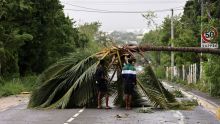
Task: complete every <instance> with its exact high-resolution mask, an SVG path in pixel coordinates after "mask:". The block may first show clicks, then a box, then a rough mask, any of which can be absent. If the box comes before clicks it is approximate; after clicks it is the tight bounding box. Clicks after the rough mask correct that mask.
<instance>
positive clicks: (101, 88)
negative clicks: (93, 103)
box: [95, 60, 110, 109]
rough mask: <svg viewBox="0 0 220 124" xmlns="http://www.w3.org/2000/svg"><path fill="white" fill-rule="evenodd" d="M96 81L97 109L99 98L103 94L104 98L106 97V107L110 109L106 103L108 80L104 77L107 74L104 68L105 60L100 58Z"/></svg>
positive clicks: (99, 102)
mask: <svg viewBox="0 0 220 124" xmlns="http://www.w3.org/2000/svg"><path fill="white" fill-rule="evenodd" d="M95 76H96V83H97V86H98V87H97V88H98V107H97V108H98V109H100V108H101V107H102V106H101V100H102V97H103V96H104V95H105V99H106V101H105V102H106V109H110V107H109V105H108V101H109V95H108V86H107V85H108V80H107V79H106V76H107V72H106V69H105V61H104V60H100V63H99V65H98V67H97V70H96V73H95Z"/></svg>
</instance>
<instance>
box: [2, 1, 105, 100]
mask: <svg viewBox="0 0 220 124" xmlns="http://www.w3.org/2000/svg"><path fill="white" fill-rule="evenodd" d="M74 23H75V22H74V20H73V19H70V18H69V17H67V16H65V15H64V12H63V6H62V5H61V4H60V1H59V0H46V1H45V0H38V1H36V0H27V1H25V0H0V88H1V90H0V92H1V93H0V94H1V95H0V96H7V95H12V94H16V93H20V92H21V91H31V90H32V89H34V88H35V86H32V85H33V84H34V83H32V82H35V80H36V79H33V81H26V80H29V79H30V80H32V79H31V77H30V76H29V75H39V74H41V73H42V72H43V71H44V70H45V69H47V68H48V66H49V65H51V64H53V63H56V62H57V61H58V60H60V59H62V58H64V57H65V56H69V55H70V54H79V53H81V51H82V50H83V51H85V49H86V51H91V52H95V51H97V50H99V49H100V48H102V47H103V44H104V43H100V41H96V40H95V39H94V37H95V35H96V34H97V33H98V32H99V27H100V24H99V23H97V22H94V23H86V24H84V25H81V26H79V27H76V26H75V25H74ZM97 43H99V44H98V45H97ZM33 77H36V76H33ZM26 82H27V83H26ZM38 85H40V84H38Z"/></svg>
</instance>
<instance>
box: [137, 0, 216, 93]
mask: <svg viewBox="0 0 220 124" xmlns="http://www.w3.org/2000/svg"><path fill="white" fill-rule="evenodd" d="M200 2H201V1H198V0H190V1H187V3H186V4H185V7H184V13H183V15H181V16H174V40H171V34H170V30H171V17H169V16H168V17H167V18H165V20H164V22H163V24H162V25H161V26H157V25H156V30H152V31H150V32H149V33H146V34H145V35H144V38H143V39H142V43H141V44H151V45H161V46H171V43H173V44H174V46H175V47H200V41H201V38H200V33H201V23H202V24H203V29H204V28H207V27H210V26H213V27H216V28H217V30H218V32H220V28H219V27H220V23H219V18H220V9H219V5H220V0H211V1H207V0H204V3H205V4H204V15H203V17H201V3H200ZM154 17H155V16H152V18H154ZM145 18H146V17H145ZM146 19H148V21H149V18H146ZM217 41H218V42H219V43H220V37H218V39H217ZM146 56H147V57H149V58H150V60H151V62H152V65H153V68H154V69H155V70H157V71H156V74H157V76H158V77H160V78H161V79H165V78H164V73H165V72H166V68H165V67H169V66H170V65H171V63H170V58H171V57H170V56H171V54H170V52H149V53H146ZM174 59H175V66H181V65H183V64H184V65H190V64H193V63H197V65H198V67H197V68H198V71H199V70H200V60H201V59H202V61H203V65H204V66H203V71H204V75H203V78H202V79H200V80H199V81H198V82H197V83H196V84H190V85H191V86H190V87H193V88H196V89H199V90H201V91H205V92H208V93H209V94H210V95H212V96H217V97H219V96H220V91H219V88H220V83H219V82H220V78H219V77H220V75H219V74H220V73H219V70H220V65H219V62H220V58H219V56H214V55H206V54H203V55H202V56H201V55H200V54H197V53H187V54H186V53H184V52H176V53H175V58H174ZM163 72H164V73H163ZM198 77H199V76H197V78H198ZM173 81H179V82H182V83H183V84H184V82H183V81H181V79H174V80H173ZM209 87H211V88H209Z"/></svg>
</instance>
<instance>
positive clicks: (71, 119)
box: [67, 117, 75, 123]
mask: <svg viewBox="0 0 220 124" xmlns="http://www.w3.org/2000/svg"><path fill="white" fill-rule="evenodd" d="M74 119H75V118H72V117H71V118H70V119H69V120H68V121H67V122H68V123H70V122H72V121H73V120H74Z"/></svg>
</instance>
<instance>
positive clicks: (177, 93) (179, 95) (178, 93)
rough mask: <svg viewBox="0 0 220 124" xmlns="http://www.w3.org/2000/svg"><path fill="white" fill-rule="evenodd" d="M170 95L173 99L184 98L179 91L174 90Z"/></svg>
mask: <svg viewBox="0 0 220 124" xmlns="http://www.w3.org/2000/svg"><path fill="white" fill-rule="evenodd" d="M172 93H173V95H174V96H175V97H178V98H179V97H184V95H183V94H182V92H181V91H180V90H174V91H173V92H172Z"/></svg>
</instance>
